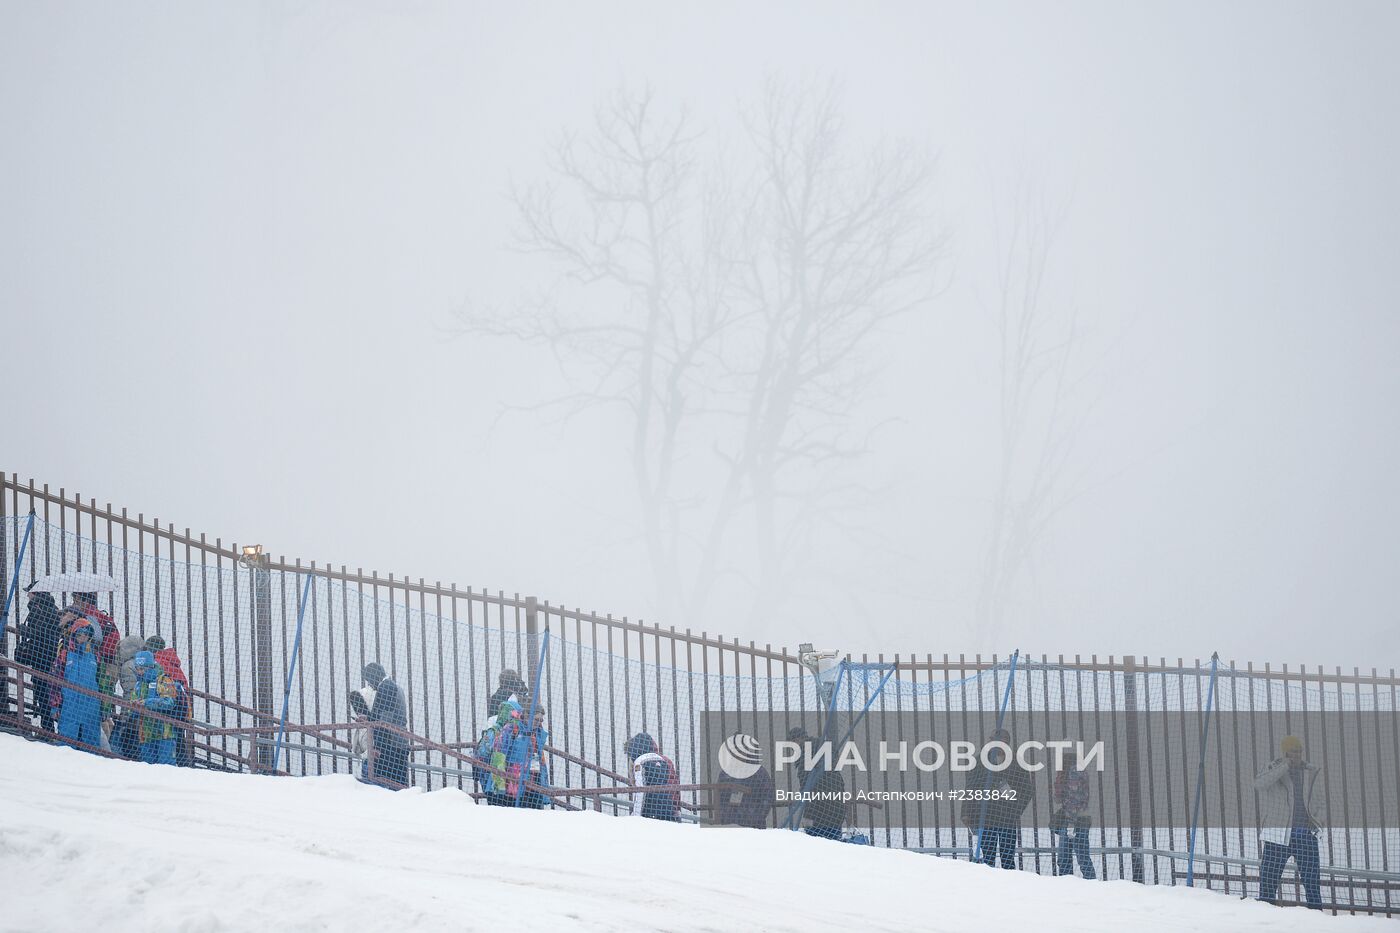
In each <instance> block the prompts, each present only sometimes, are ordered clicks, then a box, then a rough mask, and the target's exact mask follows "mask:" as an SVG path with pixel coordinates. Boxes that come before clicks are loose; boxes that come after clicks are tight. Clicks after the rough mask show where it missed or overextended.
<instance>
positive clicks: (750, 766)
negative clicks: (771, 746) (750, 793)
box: [717, 732, 763, 781]
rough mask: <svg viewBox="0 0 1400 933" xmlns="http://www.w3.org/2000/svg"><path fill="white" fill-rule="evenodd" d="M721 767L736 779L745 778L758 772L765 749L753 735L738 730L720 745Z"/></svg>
mask: <svg viewBox="0 0 1400 933" xmlns="http://www.w3.org/2000/svg"><path fill="white" fill-rule="evenodd" d="M717 757H718V758H719V769H720V770H721V771H723V772H724V773H725V774H727V775H729V776H730V777H732V778H734V779H735V780H739V781H742V780H745V779H746V778H751V777H753V776H754V775H755V774H757V773H758V769H759V767H760V766H761V765H762V764H763V750H762V749H761V748H759V746H758V740H757V739H755V738H754V737H753V736H751V735H745V734H744V733H742V732H736V733H735V734H734V735H731V736H730V737H729V738H727V739H725V740H724V744H723V745H721V746H720V747H719V755H718V756H717Z"/></svg>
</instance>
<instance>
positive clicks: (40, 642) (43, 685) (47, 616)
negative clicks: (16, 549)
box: [15, 591, 63, 732]
mask: <svg viewBox="0 0 1400 933" xmlns="http://www.w3.org/2000/svg"><path fill="white" fill-rule="evenodd" d="M62 640H63V631H62V629H61V628H60V627H59V624H58V606H57V605H56V604H55V603H54V601H53V594H52V593H36V592H32V591H31V592H30V593H29V615H28V616H27V617H26V619H25V623H24V630H23V632H21V633H20V639H19V647H18V648H17V649H16V650H15V661H16V662H18V663H20V664H23V665H25V666H26V667H32V668H34V669H35V670H37V671H43V672H44V673H45V674H47V673H49V671H51V670H53V663H54V659H55V658H57V657H58V646H59V643H60V642H61V641H62ZM52 706H53V702H52V700H51V699H50V694H49V682H48V681H47V680H42V679H38V678H36V679H35V681H34V708H35V709H36V710H37V711H38V713H39V726H40V728H42V729H44V730H45V731H47V732H52V731H54V721H53V710H52Z"/></svg>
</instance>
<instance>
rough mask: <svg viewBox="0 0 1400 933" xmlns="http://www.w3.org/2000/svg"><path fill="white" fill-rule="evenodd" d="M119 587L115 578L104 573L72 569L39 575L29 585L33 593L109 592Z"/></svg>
mask: <svg viewBox="0 0 1400 933" xmlns="http://www.w3.org/2000/svg"><path fill="white" fill-rule="evenodd" d="M118 589H121V586H120V584H118V583H117V581H116V580H113V579H112V578H111V577H109V576H107V575H106V574H105V573H88V572H87V571H86V570H72V571H69V572H68V573H56V574H53V575H52V576H48V577H40V578H39V579H38V580H36V581H35V582H34V585H33V586H31V587H29V592H33V593H111V592H114V591H116V590H118Z"/></svg>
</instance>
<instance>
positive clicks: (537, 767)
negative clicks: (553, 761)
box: [520, 703, 550, 810]
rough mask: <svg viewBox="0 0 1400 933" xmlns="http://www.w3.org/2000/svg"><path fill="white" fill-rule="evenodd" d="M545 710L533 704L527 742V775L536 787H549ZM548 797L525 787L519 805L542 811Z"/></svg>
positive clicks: (547, 733) (546, 804)
mask: <svg viewBox="0 0 1400 933" xmlns="http://www.w3.org/2000/svg"><path fill="white" fill-rule="evenodd" d="M544 716H545V708H544V706H543V705H542V704H540V703H536V704H535V718H534V721H533V723H532V724H531V726H530V729H529V732H528V733H527V736H526V737H527V738H528V740H529V743H530V744H529V755H530V772H529V774H528V775H527V777H528V780H529V782H530V783H531V784H534V785H536V786H538V787H548V786H549V762H548V761H546V760H545V756H544V749H545V746H546V745H548V744H549V730H548V729H546V728H545V726H544ZM549 803H550V801H549V797H547V796H545V795H544V794H542V793H540V792H539V791H538V790H534V789H532V788H529V787H526V788H525V789H524V790H522V791H521V794H520V805H521V806H522V807H526V808H528V809H530V810H543V809H545V808H547V807H548V806H549Z"/></svg>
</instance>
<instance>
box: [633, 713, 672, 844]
mask: <svg viewBox="0 0 1400 933" xmlns="http://www.w3.org/2000/svg"><path fill="white" fill-rule="evenodd" d="M627 757H628V758H630V759H632V785H633V786H634V787H657V786H662V785H666V784H675V783H677V779H676V766H675V764H674V763H672V761H671V759H669V758H667V757H666V756H665V755H663V754H661V750H660V749H659V748H658V747H657V745H656V740H655V739H653V738H652V737H651V736H649V735H647V734H646V733H645V732H639V733H637V734H636V735H634V736H632V738H630V739H628V740H627ZM680 810H681V795H680V793H679V792H677V791H673V790H672V791H661V792H659V793H654V794H633V795H632V815H633V816H645V817H647V818H648V819H653V820H667V821H670V822H679V821H680V818H681V815H680Z"/></svg>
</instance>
